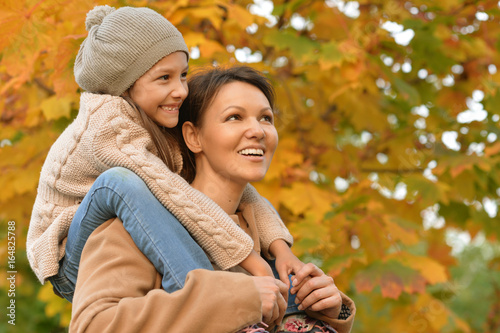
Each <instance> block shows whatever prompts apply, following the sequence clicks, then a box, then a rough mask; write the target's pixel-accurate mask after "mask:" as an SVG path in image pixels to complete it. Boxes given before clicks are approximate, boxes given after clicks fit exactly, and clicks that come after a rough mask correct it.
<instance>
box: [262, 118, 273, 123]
mask: <svg viewBox="0 0 500 333" xmlns="http://www.w3.org/2000/svg"><path fill="white" fill-rule="evenodd" d="M273 120H274V119H273V117H272V116H262V118H261V121H266V122H268V123H271V124H272V123H273Z"/></svg>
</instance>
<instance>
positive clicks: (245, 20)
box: [227, 4, 254, 29]
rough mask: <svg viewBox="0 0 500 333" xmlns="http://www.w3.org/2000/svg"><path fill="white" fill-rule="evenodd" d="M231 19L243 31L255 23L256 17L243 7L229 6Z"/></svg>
mask: <svg viewBox="0 0 500 333" xmlns="http://www.w3.org/2000/svg"><path fill="white" fill-rule="evenodd" d="M227 9H228V10H229V18H230V19H233V20H234V21H236V22H237V23H238V24H239V25H240V27H242V28H243V29H245V28H247V27H248V26H249V25H251V24H252V23H254V17H253V15H252V14H250V12H249V11H248V10H246V9H244V8H242V7H241V6H238V5H233V4H227Z"/></svg>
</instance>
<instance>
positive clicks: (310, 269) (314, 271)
mask: <svg viewBox="0 0 500 333" xmlns="http://www.w3.org/2000/svg"><path fill="white" fill-rule="evenodd" d="M323 274H324V273H323V271H322V270H321V269H319V268H318V266H316V265H314V264H312V263H308V264H305V265H304V266H303V267H302V268H301V269H300V270H299V271H298V272H296V273H295V276H294V277H293V278H292V286H294V287H296V286H298V285H300V284H301V283H302V280H304V279H305V278H306V277H308V276H320V275H323Z"/></svg>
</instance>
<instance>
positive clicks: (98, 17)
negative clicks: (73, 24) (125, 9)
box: [85, 5, 116, 31]
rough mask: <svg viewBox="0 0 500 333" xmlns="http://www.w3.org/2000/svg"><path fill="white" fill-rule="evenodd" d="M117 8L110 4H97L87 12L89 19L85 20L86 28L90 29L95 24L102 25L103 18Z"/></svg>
mask: <svg viewBox="0 0 500 333" xmlns="http://www.w3.org/2000/svg"><path fill="white" fill-rule="evenodd" d="M115 10H116V9H115V8H113V7H110V6H108V5H105V6H96V7H95V8H94V9H92V10H91V11H90V12H88V13H87V19H86V20H85V29H87V31H90V29H91V28H92V27H93V26H94V25H101V23H102V20H104V18H105V17H106V16H108V15H109V14H111V13H112V12H114V11H115Z"/></svg>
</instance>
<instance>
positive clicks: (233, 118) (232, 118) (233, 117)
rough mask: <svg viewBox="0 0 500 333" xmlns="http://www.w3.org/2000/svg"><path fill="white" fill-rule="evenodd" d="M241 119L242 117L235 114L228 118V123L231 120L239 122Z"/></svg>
mask: <svg viewBox="0 0 500 333" xmlns="http://www.w3.org/2000/svg"><path fill="white" fill-rule="evenodd" d="M238 119H240V116H238V115H237V114H233V115H230V116H229V117H227V118H226V121H229V120H238Z"/></svg>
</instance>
